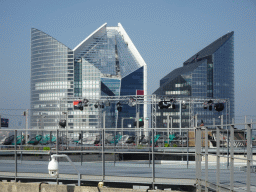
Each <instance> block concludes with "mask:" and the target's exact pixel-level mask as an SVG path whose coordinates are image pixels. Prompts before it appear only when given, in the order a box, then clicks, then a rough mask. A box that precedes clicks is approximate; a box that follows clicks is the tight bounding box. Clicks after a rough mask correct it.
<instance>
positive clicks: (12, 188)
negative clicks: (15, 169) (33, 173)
mask: <svg viewBox="0 0 256 192" xmlns="http://www.w3.org/2000/svg"><path fill="white" fill-rule="evenodd" d="M0 189H1V192H24V191H25V192H39V183H10V182H0Z"/></svg>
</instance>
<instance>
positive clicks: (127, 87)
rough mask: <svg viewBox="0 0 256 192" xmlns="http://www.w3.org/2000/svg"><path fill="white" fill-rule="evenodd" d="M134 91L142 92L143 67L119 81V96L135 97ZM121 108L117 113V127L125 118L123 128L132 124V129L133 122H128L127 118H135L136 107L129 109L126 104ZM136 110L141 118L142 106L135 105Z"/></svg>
mask: <svg viewBox="0 0 256 192" xmlns="http://www.w3.org/2000/svg"><path fill="white" fill-rule="evenodd" d="M136 90H143V67H141V68H139V69H138V70H136V71H134V72H133V73H131V74H130V75H128V76H126V77H125V78H123V79H122V80H121V94H120V95H121V96H122V95H136ZM122 106H123V108H122V112H120V113H118V124H117V127H121V119H122V118H127V119H125V120H124V128H127V127H128V124H132V127H134V126H133V123H134V120H130V119H128V118H130V117H133V118H135V117H136V106H135V107H130V106H128V105H127V104H126V105H122ZM137 109H138V110H139V111H140V117H143V105H140V106H138V105H137Z"/></svg>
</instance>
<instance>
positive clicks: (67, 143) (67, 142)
mask: <svg viewBox="0 0 256 192" xmlns="http://www.w3.org/2000/svg"><path fill="white" fill-rule="evenodd" d="M66 145H67V149H68V146H69V141H68V111H67V113H66Z"/></svg>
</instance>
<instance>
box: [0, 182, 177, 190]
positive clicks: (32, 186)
mask: <svg viewBox="0 0 256 192" xmlns="http://www.w3.org/2000/svg"><path fill="white" fill-rule="evenodd" d="M0 191H1V192H146V191H147V190H146V189H123V188H110V187H99V188H98V187H88V186H67V185H50V184H39V183H15V182H0ZM161 191H162V190H159V189H158V190H149V191H148V192H161ZM168 191H170V192H171V190H164V192H168ZM172 192H174V191H172Z"/></svg>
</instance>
